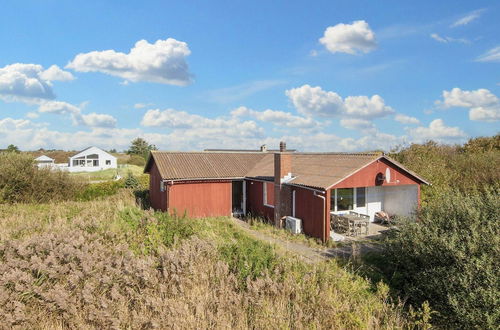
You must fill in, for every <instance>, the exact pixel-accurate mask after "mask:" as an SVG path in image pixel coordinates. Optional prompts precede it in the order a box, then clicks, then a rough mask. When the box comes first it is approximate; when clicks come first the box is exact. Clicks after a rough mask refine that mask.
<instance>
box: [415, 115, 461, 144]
mask: <svg viewBox="0 0 500 330" xmlns="http://www.w3.org/2000/svg"><path fill="white" fill-rule="evenodd" d="M407 131H408V134H409V135H410V136H411V137H412V140H413V141H414V142H425V141H428V140H434V141H438V142H444V143H446V142H453V141H455V142H458V141H462V140H463V139H464V138H466V137H467V134H465V132H463V131H462V130H461V129H460V128H458V127H449V126H446V125H445V124H444V121H443V120H442V119H435V120H433V121H432V122H431V123H430V124H429V127H424V126H419V127H415V128H408V129H407Z"/></svg>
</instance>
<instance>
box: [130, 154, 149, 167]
mask: <svg viewBox="0 0 500 330" xmlns="http://www.w3.org/2000/svg"><path fill="white" fill-rule="evenodd" d="M127 164H130V165H136V166H141V167H144V166H145V165H146V160H145V159H144V157H142V156H139V155H130V158H129V159H128V160H127Z"/></svg>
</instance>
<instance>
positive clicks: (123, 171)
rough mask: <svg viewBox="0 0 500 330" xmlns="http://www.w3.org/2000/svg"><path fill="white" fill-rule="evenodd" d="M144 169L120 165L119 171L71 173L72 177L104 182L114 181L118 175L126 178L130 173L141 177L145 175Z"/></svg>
mask: <svg viewBox="0 0 500 330" xmlns="http://www.w3.org/2000/svg"><path fill="white" fill-rule="evenodd" d="M143 171H144V167H141V166H136V165H130V164H123V165H118V168H117V169H109V170H103V171H97V172H76V173H70V175H72V176H76V177H80V178H83V179H86V180H89V181H104V180H113V179H114V178H116V176H117V175H119V176H121V177H122V178H125V177H126V176H127V174H128V173H129V172H131V173H132V174H133V175H134V176H140V175H142V174H143Z"/></svg>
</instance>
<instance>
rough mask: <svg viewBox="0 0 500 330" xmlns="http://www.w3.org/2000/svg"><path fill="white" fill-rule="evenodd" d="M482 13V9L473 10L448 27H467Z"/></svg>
mask: <svg viewBox="0 0 500 330" xmlns="http://www.w3.org/2000/svg"><path fill="white" fill-rule="evenodd" d="M483 12H484V9H477V10H474V11H472V12H470V13H468V14H467V15H465V16H464V17H461V18H459V19H458V20H456V21H455V22H453V24H451V25H450V27H457V26H463V25H467V24H469V23H470V22H472V21H474V20H476V19H478V18H479V17H480V16H481V14H482V13H483Z"/></svg>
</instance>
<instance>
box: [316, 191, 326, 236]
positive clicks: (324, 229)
mask: <svg viewBox="0 0 500 330" xmlns="http://www.w3.org/2000/svg"><path fill="white" fill-rule="evenodd" d="M314 196H316V197H319V198H321V199H322V200H323V212H322V213H323V242H326V237H325V236H326V222H327V221H325V207H326V198H325V196H323V195H318V191H317V190H315V191H314Z"/></svg>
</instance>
